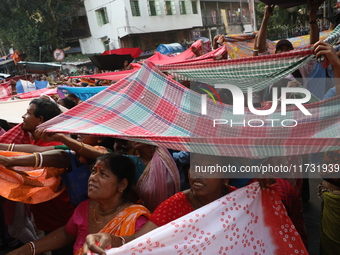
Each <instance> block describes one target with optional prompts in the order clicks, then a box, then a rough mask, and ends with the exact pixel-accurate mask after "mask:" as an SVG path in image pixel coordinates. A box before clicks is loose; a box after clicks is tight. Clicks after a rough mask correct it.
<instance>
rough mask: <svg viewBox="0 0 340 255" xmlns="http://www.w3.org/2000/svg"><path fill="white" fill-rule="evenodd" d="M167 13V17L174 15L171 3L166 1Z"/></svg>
mask: <svg viewBox="0 0 340 255" xmlns="http://www.w3.org/2000/svg"><path fill="white" fill-rule="evenodd" d="M165 13H166V15H172V9H171V1H165Z"/></svg>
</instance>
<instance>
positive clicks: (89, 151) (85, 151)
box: [34, 128, 103, 159]
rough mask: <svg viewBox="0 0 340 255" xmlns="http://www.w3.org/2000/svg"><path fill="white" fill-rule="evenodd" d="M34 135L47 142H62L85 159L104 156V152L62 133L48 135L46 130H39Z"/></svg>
mask: <svg viewBox="0 0 340 255" xmlns="http://www.w3.org/2000/svg"><path fill="white" fill-rule="evenodd" d="M34 135H36V136H37V137H39V138H40V139H42V140H44V141H45V142H50V141H58V142H61V143H63V144H65V145H66V146H68V147H69V148H70V149H71V150H73V151H75V152H76V153H77V154H78V155H80V156H83V157H85V158H89V159H96V158H98V157H99V156H100V155H102V154H103V152H101V151H98V150H97V149H95V148H94V147H93V146H91V145H88V144H84V143H83V142H79V141H77V140H75V139H73V138H71V137H69V136H66V135H64V134H62V133H47V132H44V129H42V128H39V129H37V130H36V131H35V132H34Z"/></svg>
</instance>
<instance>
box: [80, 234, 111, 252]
mask: <svg viewBox="0 0 340 255" xmlns="http://www.w3.org/2000/svg"><path fill="white" fill-rule="evenodd" d="M108 247H111V234H109V233H96V234H90V235H88V236H87V237H86V241H85V244H84V246H83V250H84V253H83V254H84V255H86V254H88V252H89V251H92V252H94V253H97V254H100V255H105V254H106V252H105V249H107V248H108Z"/></svg>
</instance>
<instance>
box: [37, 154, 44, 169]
mask: <svg viewBox="0 0 340 255" xmlns="http://www.w3.org/2000/svg"><path fill="white" fill-rule="evenodd" d="M38 154H39V166H38V168H40V167H42V164H43V161H44V158H43V155H42V154H41V153H38Z"/></svg>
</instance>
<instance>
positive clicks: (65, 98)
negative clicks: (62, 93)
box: [60, 97, 76, 109]
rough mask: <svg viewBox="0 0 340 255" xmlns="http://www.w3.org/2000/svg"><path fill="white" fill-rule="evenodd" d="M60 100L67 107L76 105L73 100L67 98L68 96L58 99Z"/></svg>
mask: <svg viewBox="0 0 340 255" xmlns="http://www.w3.org/2000/svg"><path fill="white" fill-rule="evenodd" d="M60 101H63V102H64V104H65V107H66V108H67V109H71V108H73V107H75V106H76V103H75V102H74V101H73V100H71V99H69V98H68V97H64V98H62V99H60Z"/></svg>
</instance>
